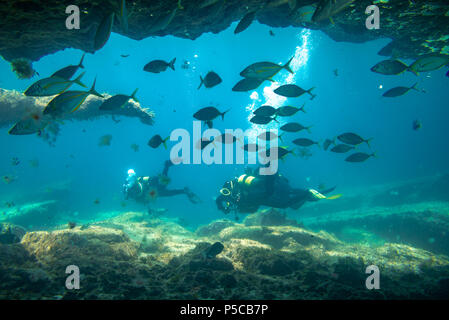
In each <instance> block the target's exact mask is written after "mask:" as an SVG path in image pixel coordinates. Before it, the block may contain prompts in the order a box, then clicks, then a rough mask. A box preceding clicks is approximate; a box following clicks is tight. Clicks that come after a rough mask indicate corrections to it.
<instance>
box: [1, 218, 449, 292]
mask: <svg viewBox="0 0 449 320" xmlns="http://www.w3.org/2000/svg"><path fill="white" fill-rule="evenodd" d="M258 214H262V215H264V216H266V215H267V214H273V213H267V212H262V213H258ZM256 215H257V214H256ZM276 217H278V218H276ZM279 217H280V215H278V214H274V217H273V218H272V220H271V221H275V223H277V224H278V225H272V226H269V225H263V226H260V225H259V226H257V225H254V223H253V222H254V221H256V220H257V219H258V218H257V217H255V216H252V217H248V221H252V222H251V223H249V222H248V223H235V222H232V221H224V220H221V221H214V222H211V223H210V224H209V225H207V226H202V227H200V228H198V229H197V231H196V232H191V231H189V230H187V229H184V228H183V227H181V226H180V225H178V224H177V223H175V222H174V221H171V220H168V219H166V218H161V219H159V218H158V219H152V218H150V217H149V216H148V215H147V214H144V213H138V212H128V213H123V214H120V215H118V216H116V217H113V218H110V219H107V220H103V221H98V222H95V223H90V224H84V225H83V224H80V225H78V226H76V227H74V228H72V229H69V228H67V227H65V226H61V227H60V228H59V230H53V231H35V232H28V233H26V234H25V235H23V237H22V238H21V241H20V242H17V241H13V242H9V243H8V244H6V243H4V244H0V298H2V299H418V298H420V299H422V298H424V299H425V298H434V299H447V298H448V297H449V292H448V290H447V288H448V287H449V286H448V283H449V260H448V257H447V256H446V255H437V254H434V253H432V252H430V251H426V250H423V249H418V248H414V247H411V246H408V245H404V244H399V243H385V244H383V245H381V246H368V245H364V244H348V243H345V242H343V241H341V240H339V239H337V238H336V237H335V236H333V235H331V234H329V233H327V232H324V231H320V232H312V231H310V230H308V229H305V228H303V227H300V226H298V225H297V224H296V223H293V225H285V223H283V224H284V225H279ZM265 219H266V218H265ZM276 219H278V220H276ZM276 221H277V222H276ZM285 221H288V220H284V222H285ZM216 241H219V242H221V243H222V244H223V246H224V249H223V250H222V251H221V250H219V251H217V252H216V253H215V254H217V253H218V255H216V256H215V255H213V256H209V257H208V256H207V255H206V254H205V252H207V250H208V249H209V248H210V247H211V245H212V243H214V242H216ZM14 242H15V243H14ZM373 264H374V265H376V266H378V267H379V269H380V274H381V276H380V289H379V290H368V289H366V286H365V280H366V278H367V276H368V275H367V274H366V273H365V269H366V267H367V266H369V265H373ZM68 265H76V266H78V267H79V269H80V274H81V276H80V286H81V288H80V289H79V290H67V289H65V287H64V284H65V280H66V279H65V277H66V275H65V274H64V272H65V269H66V267H67V266H68Z"/></svg>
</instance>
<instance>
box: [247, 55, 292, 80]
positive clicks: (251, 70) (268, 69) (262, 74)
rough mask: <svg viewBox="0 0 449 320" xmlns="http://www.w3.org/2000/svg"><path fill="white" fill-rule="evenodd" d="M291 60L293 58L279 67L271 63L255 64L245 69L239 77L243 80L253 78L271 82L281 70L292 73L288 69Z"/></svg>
mask: <svg viewBox="0 0 449 320" xmlns="http://www.w3.org/2000/svg"><path fill="white" fill-rule="evenodd" d="M292 60H293V57H292V58H291V59H290V60H288V62H287V63H286V64H285V65H283V66H280V65H278V64H276V63H273V62H257V63H253V64H252V65H250V66H248V67H246V68H245V69H244V70H243V71H242V72H240V75H241V76H242V77H245V78H254V79H265V80H271V78H272V77H274V76H275V75H276V74H277V73H278V72H279V71H281V70H282V69H285V70H287V71H288V72H290V73H293V71H292V69H290V66H289V65H290V62H291V61H292Z"/></svg>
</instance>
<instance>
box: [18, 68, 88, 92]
mask: <svg viewBox="0 0 449 320" xmlns="http://www.w3.org/2000/svg"><path fill="white" fill-rule="evenodd" d="M84 74H85V72H83V73H82V74H80V75H79V76H78V77H77V78H76V79H75V80H67V79H64V78H61V77H59V76H51V77H49V78H44V79H41V80H39V81H36V82H35V83H33V84H32V85H31V86H29V87H28V89H26V90H25V92H24V93H23V94H24V95H26V96H28V97H48V96H54V95H57V94H61V93H63V92H64V91H66V90H68V89H69V88H70V87H71V86H72V85H73V84H74V83H76V84H78V85H80V86H82V87H84V88H86V86H85V85H84V84H83V83H82V82H81V78H82V77H83V76H84Z"/></svg>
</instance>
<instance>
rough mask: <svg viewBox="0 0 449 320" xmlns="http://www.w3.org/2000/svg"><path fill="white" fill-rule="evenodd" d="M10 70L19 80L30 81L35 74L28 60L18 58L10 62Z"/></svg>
mask: <svg viewBox="0 0 449 320" xmlns="http://www.w3.org/2000/svg"><path fill="white" fill-rule="evenodd" d="M11 69H12V71H14V72H15V73H16V75H17V77H18V78H19V79H30V78H32V77H34V76H35V75H36V74H37V72H36V71H35V70H34V69H33V64H32V63H31V61H30V60H28V59H23V58H18V59H14V60H12V61H11Z"/></svg>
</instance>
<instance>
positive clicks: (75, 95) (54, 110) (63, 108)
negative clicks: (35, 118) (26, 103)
mask: <svg viewBox="0 0 449 320" xmlns="http://www.w3.org/2000/svg"><path fill="white" fill-rule="evenodd" d="M95 82H96V80H94V83H93V84H92V87H91V88H90V90H89V91H66V92H64V93H61V94H60V95H58V96H56V97H54V98H53V99H52V100H51V101H50V102H49V103H48V105H47V106H46V107H45V109H44V112H43V114H44V115H50V116H52V117H54V118H56V117H63V116H64V115H66V114H68V113H70V112H74V111H76V110H77V109H78V108H79V107H80V106H81V105H82V104H83V102H84V101H85V100H86V98H87V97H88V96H89V95H91V94H92V95H95V96H97V97H100V98H103V96H102V95H101V94H99V93H98V92H97V91H96V90H95Z"/></svg>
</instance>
